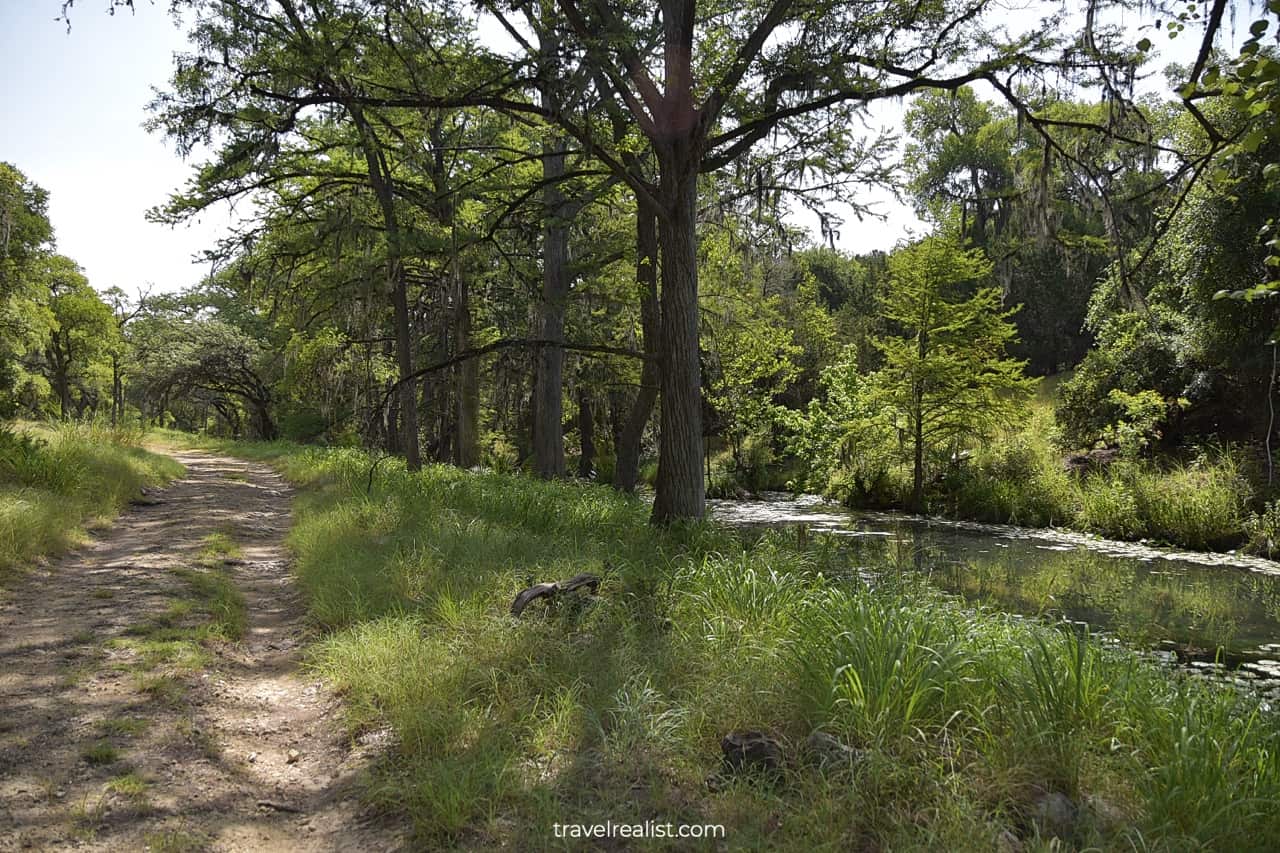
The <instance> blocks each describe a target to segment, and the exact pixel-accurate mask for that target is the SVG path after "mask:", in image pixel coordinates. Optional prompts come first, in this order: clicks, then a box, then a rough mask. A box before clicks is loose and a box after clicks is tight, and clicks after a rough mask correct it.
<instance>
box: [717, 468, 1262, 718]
mask: <svg viewBox="0 0 1280 853" xmlns="http://www.w3.org/2000/svg"><path fill="white" fill-rule="evenodd" d="M708 504H709V508H710V511H711V515H712V517H713V518H715V519H716V520H718V521H719V522H721V523H723V524H728V525H730V526H733V527H740V528H749V529H760V528H770V527H796V526H799V527H802V528H804V529H805V530H806V531H808V532H812V533H813V534H815V535H828V536H833V537H838V538H839V539H838V543H839V546H840V548H841V553H842V554H847V555H848V565H849V569H850V573H851V574H853V573H856V574H859V575H861V576H863V577H867V578H875V577H878V576H883V575H884V573H886V572H892V573H897V574H904V573H911V574H914V575H920V576H923V577H925V578H927V580H928V582H929V583H931V584H932V585H934V586H935V587H937V588H940V589H942V590H944V591H945V592H947V593H949V594H951V595H954V596H957V597H959V598H960V599H962V600H963V601H965V602H966V603H968V604H970V605H975V606H976V605H981V606H986V607H989V608H996V609H999V610H1002V611H1005V612H1008V613H1013V614H1019V615H1022V616H1034V617H1040V618H1045V619H1051V620H1067V621H1071V622H1074V623H1077V624H1087V625H1088V626H1089V628H1090V630H1092V631H1097V632H1100V633H1103V634H1105V635H1106V636H1109V637H1112V638H1115V639H1117V640H1119V641H1121V642H1124V643H1126V644H1128V645H1130V646H1133V647H1135V648H1138V649H1141V650H1143V651H1146V652H1149V653H1151V654H1154V655H1156V656H1157V657H1160V658H1162V659H1164V660H1166V661H1168V662H1170V663H1175V664H1178V665H1181V666H1185V667H1189V668H1192V669H1195V670H1197V671H1199V672H1202V673H1204V674H1206V675H1210V676H1213V677H1216V678H1222V679H1225V680H1230V681H1232V682H1235V683H1238V684H1251V685H1253V686H1255V687H1257V688H1261V689H1262V690H1263V691H1264V692H1265V693H1268V694H1272V695H1274V696H1277V697H1280V562H1275V561H1271V560H1265V559H1262V558H1259V557H1250V556H1245V555H1241V554H1234V553H1228V554H1215V553H1201V552H1189V551H1178V550H1174V549H1169V548H1162V547H1158V546H1155V545H1152V544H1148V543H1145V542H1118V541H1114V540H1108V539H1100V538H1098V537H1095V536H1090V535H1087V534H1083V533H1077V532H1074V531H1066V530H1058V529H1040V528H1023V527H1014V526H1011V525H1003V524H982V523H976V522H965V521H951V520H946V519H939V518H923V517H920V516H912V515H906V514H902V513H881V512H859V511H851V510H848V509H845V508H844V507H841V506H839V505H838V504H833V503H830V502H827V501H824V500H823V499H821V498H818V497H815V496H812V495H804V496H800V497H795V496H793V495H790V494H786V493H768V494H765V495H762V496H761V497H760V498H759V499H753V500H712V501H708ZM806 535H807V534H806Z"/></svg>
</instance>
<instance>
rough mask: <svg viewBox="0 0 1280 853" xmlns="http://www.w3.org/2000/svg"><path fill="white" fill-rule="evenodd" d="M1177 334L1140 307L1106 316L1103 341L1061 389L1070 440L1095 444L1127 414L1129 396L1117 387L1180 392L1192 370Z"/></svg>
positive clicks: (1062, 421)
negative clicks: (1182, 360)
mask: <svg viewBox="0 0 1280 853" xmlns="http://www.w3.org/2000/svg"><path fill="white" fill-rule="evenodd" d="M1100 293H1101V291H1100ZM1171 337H1172V336H1171V334H1170V333H1169V330H1168V329H1167V328H1159V327H1158V326H1157V325H1156V323H1155V322H1154V318H1151V317H1144V316H1142V315H1140V314H1139V313H1137V312H1125V313H1121V314H1117V315H1115V316H1113V317H1110V318H1108V319H1107V320H1105V321H1104V322H1103V323H1102V325H1101V327H1100V328H1099V329H1098V341H1097V346H1096V347H1095V348H1094V349H1092V350H1090V351H1089V354H1088V355H1087V356H1086V357H1085V359H1084V361H1083V362H1082V363H1081V364H1080V365H1079V367H1077V368H1076V370H1075V371H1074V372H1073V373H1072V375H1071V377H1070V378H1069V379H1067V381H1065V382H1064V383H1062V386H1061V388H1060V394H1059V400H1058V404H1057V410H1056V415H1057V423H1058V425H1059V427H1060V429H1061V433H1062V439H1063V442H1064V444H1066V445H1067V446H1068V447H1092V446H1093V444H1094V443H1095V442H1097V441H1100V440H1102V439H1103V437H1104V435H1105V434H1106V433H1107V430H1108V428H1110V427H1111V426H1112V425H1114V424H1116V423H1117V422H1119V421H1121V420H1122V419H1123V418H1124V417H1125V412H1124V409H1123V407H1122V406H1121V404H1120V401H1122V400H1124V399H1126V397H1123V396H1122V397H1116V396H1113V392H1121V393H1123V394H1125V395H1135V394H1136V395H1141V394H1144V393H1148V392H1150V393H1156V394H1158V395H1159V396H1161V397H1164V398H1166V399H1169V398H1177V397H1179V396H1180V394H1181V392H1182V391H1183V386H1184V380H1185V378H1186V373H1185V371H1184V370H1183V369H1182V368H1181V367H1180V366H1179V365H1178V358H1177V355H1176V354H1175V353H1174V352H1173V349H1172V345H1171ZM1167 413H1168V410H1166V412H1165V414H1167ZM1163 425H1164V423H1163V418H1161V419H1158V420H1156V421H1154V422H1152V423H1150V424H1149V427H1148V428H1149V430H1151V431H1155V430H1158V429H1160V428H1161V427H1162V426H1163Z"/></svg>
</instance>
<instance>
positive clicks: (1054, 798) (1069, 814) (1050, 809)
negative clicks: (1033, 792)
mask: <svg viewBox="0 0 1280 853" xmlns="http://www.w3.org/2000/svg"><path fill="white" fill-rule="evenodd" d="M1079 815H1080V809H1079V808H1077V807H1076V804H1075V803H1073V802H1071V798H1070V797H1068V796H1067V795H1066V794H1060V793H1058V792H1057V791H1053V792H1051V793H1048V794H1045V795H1043V796H1042V797H1040V799H1038V800H1036V801H1035V804H1034V805H1033V806H1032V807H1031V824H1032V826H1034V827H1035V829H1036V831H1037V832H1038V833H1039V834H1040V837H1041V838H1060V839H1062V840H1063V841H1070V840H1071V839H1072V838H1073V837H1074V836H1075V834H1076V819H1077V818H1078V817H1079Z"/></svg>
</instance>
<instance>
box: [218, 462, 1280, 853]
mask: <svg viewBox="0 0 1280 853" xmlns="http://www.w3.org/2000/svg"><path fill="white" fill-rule="evenodd" d="M233 449H235V450H236V451H237V452H240V453H243V454H249V455H253V456H254V457H256V458H267V459H271V460H272V461H273V462H274V464H275V465H276V466H277V467H278V468H279V469H280V470H281V471H282V472H283V473H284V474H285V476H286V477H287V478H288V479H290V480H291V481H292V482H293V483H295V484H296V485H298V486H299V487H300V488H301V493H300V496H299V498H298V500H297V502H296V505H295V512H296V523H295V526H294V528H293V531H292V532H291V534H290V538H289V544H290V547H291V549H292V551H293V554H294V557H295V561H296V562H295V571H296V572H297V574H298V577H299V580H300V582H301V585H302V586H303V588H304V589H305V591H306V592H307V595H308V597H309V608H310V615H311V618H312V620H313V621H314V622H315V623H316V624H317V625H318V626H320V627H321V628H322V629H323V631H324V634H323V638H322V639H320V640H319V641H318V642H317V643H316V645H315V646H314V648H313V650H312V659H313V661H314V664H315V666H316V668H317V670H318V671H319V672H321V673H322V674H323V675H324V676H325V677H326V678H327V679H328V680H330V681H331V682H332V683H333V684H335V685H337V686H338V687H339V688H340V689H341V690H342V691H343V693H344V694H345V696H346V698H347V700H348V703H349V708H350V709H351V710H350V714H349V717H348V725H349V726H350V727H351V730H352V731H353V732H363V733H368V732H374V731H378V732H386V736H387V737H390V738H391V739H392V740H393V742H394V744H395V747H394V750H393V752H392V755H393V757H392V758H391V759H390V760H388V761H387V762H385V763H384V764H383V765H381V766H380V767H379V768H377V769H376V771H375V773H374V775H373V777H372V779H371V781H370V783H369V785H368V787H367V790H366V796H367V797H368V799H369V801H370V802H371V803H373V804H374V805H376V806H378V807H379V808H382V809H385V810H387V811H390V812H396V813H402V814H405V815H407V816H408V817H409V818H410V819H411V820H412V821H413V824H414V828H415V832H416V835H417V838H418V842H419V843H421V844H423V845H429V846H437V847H441V846H444V847H447V846H454V845H458V846H465V847H467V848H469V849H496V848H503V847H508V848H509V847H518V848H520V849H563V848H564V846H565V841H564V840H560V839H558V838H557V835H556V824H579V823H581V824H595V823H604V822H606V821H612V822H614V823H615V824H618V823H644V822H645V821H659V822H670V823H673V824H699V825H701V824H720V825H723V826H724V827H725V831H726V836H727V840H728V843H729V844H730V846H732V847H734V848H735V849H783V850H823V849H826V850H837V849H850V848H855V849H860V848H863V847H875V848H895V849H939V848H944V849H965V850H990V849H1001V848H1002V846H1003V849H1024V848H1025V847H1027V846H1031V847H1037V846H1039V845H1041V844H1044V843H1046V842H1047V839H1048V837H1049V836H1050V835H1058V836H1061V837H1063V840H1064V841H1066V842H1067V844H1068V845H1069V846H1075V847H1086V846H1092V847H1098V848H1102V849H1121V848H1123V849H1132V847H1133V846H1135V845H1139V846H1142V847H1147V848H1161V849H1164V848H1180V847H1199V846H1214V847H1220V848H1224V849H1257V850H1262V849H1274V848H1275V847H1277V846H1280V815H1277V814H1276V813H1275V811H1274V809H1271V808H1270V807H1269V805H1268V804H1269V803H1271V802H1274V801H1275V798H1276V797H1278V796H1280V762H1277V761H1276V758H1275V757H1276V756H1277V755H1280V723H1277V718H1276V715H1275V714H1274V712H1271V711H1267V710H1263V709H1261V708H1260V707H1259V705H1258V702H1257V700H1256V699H1253V700H1251V699H1250V698H1249V697H1247V696H1244V695H1241V694H1238V693H1237V692H1235V691H1233V690H1231V689H1228V688H1225V687H1222V686H1217V685H1213V684H1210V683H1205V682H1204V681H1202V680H1197V679H1191V678H1186V677H1182V676H1180V675H1178V674H1177V673H1174V672H1171V671H1168V670H1165V669H1161V668H1159V667H1157V666H1156V665H1154V664H1152V663H1150V662H1149V661H1147V660H1145V659H1143V658H1141V657H1140V656H1139V655H1137V654H1135V653H1132V652H1129V651H1127V650H1124V649H1122V648H1118V647H1115V646H1113V645H1105V644H1103V643H1100V642H1099V641H1097V640H1096V639H1091V638H1087V637H1081V636H1078V635H1075V634H1070V633H1064V632H1062V631H1060V630H1057V629H1054V628H1050V627H1047V626H1043V625H1041V624H1039V623H1037V622H1034V621H1029V620H1020V619H1017V618H1013V617H1008V616H1004V615H1000V614H996V613H991V612H978V613H974V612H971V611H968V610H965V609H962V608H961V607H959V606H957V605H956V604H954V603H952V602H951V601H950V600H948V599H946V598H944V597H943V596H941V595H939V594H937V593H934V592H932V591H931V588H930V587H929V586H928V585H926V584H924V583H918V582H915V581H913V580H911V579H910V578H908V577H904V578H902V580H901V581H900V582H898V583H883V582H882V583H879V584H878V585H877V587H876V588H875V589H871V588H868V587H867V586H865V585H863V584H862V583H860V582H859V581H858V580H857V578H856V576H852V577H851V576H850V575H851V573H850V572H849V571H848V567H847V566H845V565H843V564H842V557H841V553H840V551H839V550H838V549H837V548H835V547H832V546H830V545H828V544H824V540H823V539H822V538H821V537H819V538H817V539H815V540H813V541H812V542H811V543H810V544H809V546H808V547H806V548H803V549H802V548H799V547H798V546H797V544H796V542H795V539H794V537H793V536H784V535H778V534H766V535H764V536H763V537H762V538H759V539H758V541H754V542H753V543H752V544H750V545H747V544H744V540H743V539H742V537H740V536H737V535H735V534H733V533H732V532H731V531H727V530H724V529H720V528H716V527H713V526H709V525H699V526H692V527H687V528H680V529H673V530H665V531H662V530H654V529H652V528H650V527H649V526H647V525H646V524H645V515H646V510H645V507H644V506H643V505H642V504H640V503H639V502H635V501H632V500H628V499H626V498H624V497H621V496H619V495H616V494H614V493H612V492H611V491H609V490H608V489H605V488H600V487H584V486H578V485H572V484H565V483H542V482H539V481H535V480H531V479H527V478H523V477H518V476H504V475H496V474H470V473H466V472H461V471H457V470H455V469H450V468H444V467H431V468H428V469H427V470H425V471H423V472H421V473H419V474H409V473H407V472H405V471H404V470H403V468H402V467H401V466H400V465H399V463H398V462H396V461H393V460H388V461H385V462H383V463H381V464H380V465H378V466H377V467H376V468H374V469H373V470H372V473H371V467H372V463H373V458H372V457H371V456H370V455H369V454H366V453H363V452H359V451H353V450H322V449H314V448H312V449H306V448H299V447H290V446H286V445H241V446H238V447H235V448H233ZM579 572H590V573H593V574H596V575H598V576H600V577H601V579H602V582H601V586H600V590H599V595H598V596H589V595H584V596H581V597H578V596H577V594H574V595H572V596H567V597H566V599H565V600H564V601H562V602H560V603H559V604H558V605H557V606H554V607H544V606H543V603H542V602H540V601H539V602H535V603H534V604H532V605H530V607H529V608H528V610H527V611H526V612H525V614H524V616H523V617H521V618H516V617H513V616H511V615H510V613H509V610H510V607H511V602H512V600H513V599H514V598H515V596H516V593H517V592H519V591H520V590H521V589H523V588H525V587H527V586H529V585H530V584H532V583H535V582H541V581H550V580H558V579H564V578H568V577H571V576H573V575H575V574H577V573H579ZM835 578H841V579H840V580H838V581H837V580H834V579H835ZM746 731H756V732H760V733H762V734H763V735H764V737H765V738H767V740H765V741H760V743H762V744H765V745H764V746H761V747H760V749H759V750H757V752H756V754H758V755H761V756H763V758H762V762H761V767H760V768H759V769H758V771H750V770H748V771H741V770H734V769H733V768H732V767H730V766H728V765H726V762H725V753H724V751H723V747H722V739H723V738H725V737H726V735H731V734H733V733H741V732H746ZM748 764H750V762H748ZM775 764H776V765H777V766H776V767H773V768H768V767H765V766H763V765H775ZM561 829H562V830H563V826H562V827H561ZM657 846H658V847H659V848H662V846H663V843H662V842H659V843H657ZM678 846H680V845H678V844H676V843H674V842H673V843H671V844H670V845H669V847H670V848H671V849H675V848H676V847H678ZM709 846H710V845H709ZM681 849H687V845H685V846H684V847H681Z"/></svg>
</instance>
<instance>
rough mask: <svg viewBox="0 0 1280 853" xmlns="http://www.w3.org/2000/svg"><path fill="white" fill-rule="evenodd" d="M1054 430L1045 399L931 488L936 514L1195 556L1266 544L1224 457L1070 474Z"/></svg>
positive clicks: (901, 499) (1222, 453)
mask: <svg viewBox="0 0 1280 853" xmlns="http://www.w3.org/2000/svg"><path fill="white" fill-rule="evenodd" d="M1054 432H1055V423H1054V418H1053V408H1052V400H1051V398H1050V396H1047V395H1041V396H1040V397H1038V398H1037V399H1035V400H1033V401H1032V403H1031V404H1030V415H1029V418H1028V420H1027V422H1026V423H1025V424H1024V425H1023V426H1021V427H1019V428H1017V429H1014V430H1011V431H1009V432H1006V433H1005V434H1004V435H1001V436H999V437H997V438H996V439H995V440H993V441H990V442H987V443H986V444H984V445H983V446H981V447H979V448H977V449H976V450H975V452H974V454H973V456H972V457H971V458H970V459H968V460H967V461H966V462H965V463H963V464H962V465H960V466H959V467H958V468H956V469H954V470H952V471H950V472H949V473H948V475H947V476H946V477H945V478H944V479H943V480H942V481H941V483H939V484H936V485H935V486H934V495H933V501H932V508H933V509H935V510H941V511H942V512H944V513H945V514H947V515H950V516H953V517H957V518H966V519H972V520H977V521H991V522H1001V523H1010V524H1020V525H1025V526H1031V527H1045V526H1058V527H1068V528H1072V529H1076V530H1083V531H1087V532H1091V533H1097V534H1100V535H1102V536H1106V537H1109V538H1112V539H1124V540H1138V539H1150V540H1155V541H1159V542H1164V543H1168V544H1171V545H1176V546H1180V547H1185V548H1193V549H1197V550H1219V551H1225V550H1229V549H1232V548H1236V547H1239V546H1241V545H1242V544H1244V543H1245V542H1246V540H1247V538H1248V537H1249V536H1250V535H1253V536H1254V538H1255V539H1258V540H1259V541H1260V542H1263V541H1265V538H1266V537H1265V534H1253V531H1254V530H1255V529H1261V528H1262V525H1261V523H1260V522H1259V521H1257V520H1255V517H1252V516H1251V515H1250V512H1249V508H1250V504H1251V502H1252V500H1253V488H1252V486H1251V484H1250V481H1249V478H1248V477H1247V476H1245V472H1244V471H1243V470H1242V467H1241V465H1240V463H1239V462H1238V461H1237V458H1236V456H1235V455H1234V453H1233V452H1232V451H1231V450H1230V449H1227V448H1212V449H1207V450H1202V451H1200V452H1199V453H1198V454H1197V455H1196V456H1195V457H1194V458H1192V459H1190V460H1189V461H1176V460H1174V461H1170V460H1159V459H1154V458H1141V459H1120V460H1119V461H1116V462H1114V463H1112V464H1110V465H1109V466H1107V467H1106V468H1105V469H1104V470H1097V471H1089V472H1086V473H1083V474H1069V473H1067V472H1066V471H1065V470H1064V467H1063V454H1062V452H1061V451H1060V450H1059V449H1058V448H1057V447H1056V446H1055V445H1054V444H1053V441H1052V436H1053V434H1054ZM903 489H904V491H903V493H902V494H900V495H897V496H896V497H895V498H893V499H892V500H891V501H890V503H891V504H894V505H898V506H902V505H905V503H906V500H907V495H906V493H905V481H904V486H903ZM1260 547H1261V546H1258V548H1260Z"/></svg>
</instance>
